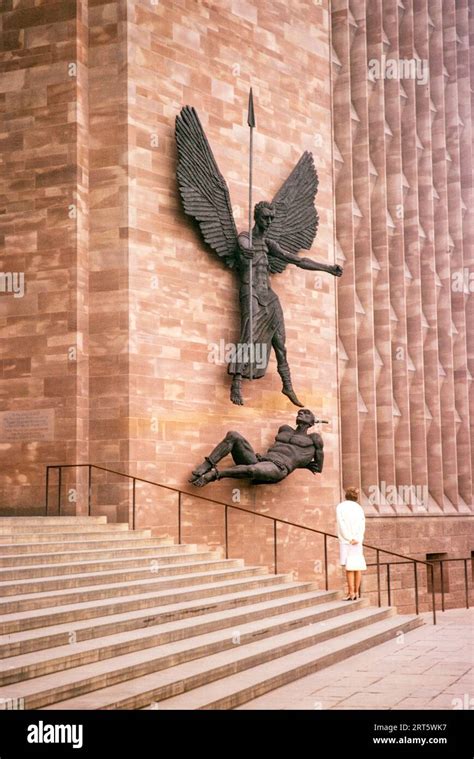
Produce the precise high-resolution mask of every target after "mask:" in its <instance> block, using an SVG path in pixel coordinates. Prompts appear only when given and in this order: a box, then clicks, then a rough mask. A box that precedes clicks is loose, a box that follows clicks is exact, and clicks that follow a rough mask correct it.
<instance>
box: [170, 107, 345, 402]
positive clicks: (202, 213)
mask: <svg viewBox="0 0 474 759" xmlns="http://www.w3.org/2000/svg"><path fill="white" fill-rule="evenodd" d="M176 142H177V147H178V168H177V177H178V184H179V191H180V194H181V199H182V202H183V206H184V210H185V213H186V214H188V215H189V216H191V217H192V218H193V219H195V220H196V221H197V223H198V224H199V227H200V229H201V233H202V236H203V238H204V241H205V242H206V243H207V244H208V245H209V246H210V247H211V249H212V250H213V251H214V252H215V253H217V255H218V256H219V257H220V258H221V259H222V261H223V262H224V263H225V264H226V265H227V266H228V267H229V268H231V269H234V270H235V271H236V273H237V275H238V277H239V281H240V339H239V350H238V351H237V354H236V356H235V360H232V361H231V362H230V363H229V366H228V372H229V374H230V375H231V376H232V385H231V392H230V399H231V401H232V403H236V404H238V405H242V404H243V399H242V387H241V386H242V379H249V378H255V379H257V378H259V377H263V376H264V375H265V372H266V369H267V366H268V360H269V357H270V350H271V348H273V350H274V352H275V356H276V360H277V368H278V373H279V375H280V377H281V379H282V383H283V387H282V393H284V395H286V396H287V397H288V398H289V399H290V401H291V402H292V403H294V404H295V406H301V407H302V406H303V404H302V403H301V402H300V401H299V400H298V398H297V396H296V393H295V391H294V389H293V385H292V382H291V375H290V367H289V365H288V361H287V352H286V345H285V342H286V338H285V321H284V317H283V311H282V307H281V304H280V301H279V299H278V296H277V294H276V293H275V292H274V291H273V290H272V289H271V286H270V274H280V273H281V272H283V271H285V269H286V267H287V266H288V264H295V266H298V267H299V268H300V269H308V270H310V271H323V272H327V273H328V274H332V275H333V276H335V277H340V276H341V274H342V268H341V267H340V266H338V265H337V264H336V265H329V264H325V263H318V262H317V261H313V260H312V259H310V258H304V257H300V256H299V255H298V253H299V251H300V250H308V249H309V248H311V246H312V244H313V241H314V238H315V237H316V232H317V229H318V214H317V212H316V209H315V206H314V199H315V196H316V192H317V189H318V176H317V173H316V169H315V167H314V163H313V156H312V154H311V153H309V152H307V151H306V152H305V153H303V155H302V156H301V158H300V159H299V161H298V163H297V164H296V166H295V168H294V169H293V171H292V172H291V174H290V175H289V177H288V178H287V180H286V181H285V182H284V183H283V185H282V186H281V188H280V189H279V191H278V192H277V194H276V195H275V197H274V198H273V200H272V202H271V203H268V202H266V201H261V202H260V203H257V205H256V206H255V209H254V221H255V226H254V228H253V230H252V235H251V236H250V235H249V232H241V233H240V234H239V233H238V232H237V228H236V225H235V221H234V217H233V213H232V206H231V202H230V195H229V189H228V187H227V184H226V181H225V179H224V177H223V176H222V174H221V172H220V171H219V168H218V166H217V163H216V160H215V158H214V155H213V153H212V150H211V147H210V145H209V142H208V140H207V138H206V135H205V133H204V130H203V128H202V125H201V122H200V120H199V117H198V115H197V112H196V110H195V109H194V108H192V107H190V106H185V107H184V108H183V109H182V110H181V113H180V114H179V115H178V116H177V117H176ZM250 241H251V244H250ZM250 279H251V280H252V287H251V288H250V286H249V285H250ZM251 322H252V324H251ZM246 346H247V347H249V348H250V350H243V348H244V347H246ZM256 355H258V356H259V361H258V362H256V361H255V356H256Z"/></svg>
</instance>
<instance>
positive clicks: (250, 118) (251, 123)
mask: <svg viewBox="0 0 474 759" xmlns="http://www.w3.org/2000/svg"><path fill="white" fill-rule="evenodd" d="M247 124H248V126H249V128H250V150H249V245H250V249H252V170H253V130H254V128H255V111H254V108H253V94H252V88H250V92H249V105H248V115H247ZM252 280H253V266H252V259H250V267H249V302H250V311H249V333H250V362H249V379H250V380H252V379H253V313H252V291H253V281H252Z"/></svg>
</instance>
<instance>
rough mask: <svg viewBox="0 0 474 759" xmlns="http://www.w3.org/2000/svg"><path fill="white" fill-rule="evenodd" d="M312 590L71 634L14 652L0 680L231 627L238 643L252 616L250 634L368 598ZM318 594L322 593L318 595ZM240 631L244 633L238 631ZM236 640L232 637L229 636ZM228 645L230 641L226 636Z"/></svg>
mask: <svg viewBox="0 0 474 759" xmlns="http://www.w3.org/2000/svg"><path fill="white" fill-rule="evenodd" d="M311 596H312V594H306V595H303V596H296V597H293V598H290V599H288V598H283V599H277V600H276V601H275V600H274V601H271V602H263V603H257V604H250V605H248V606H246V607H239V608H237V609H230V610H227V611H222V610H219V611H218V612H212V613H205V614H202V615H201V616H199V618H198V619H195V618H191V619H188V618H186V619H181V620H178V621H173V622H165V623H163V622H160V623H156V624H150V626H149V627H147V628H146V629H143V628H141V629H138V630H133V631H131V630H127V631H126V632H122V633H115V634H113V635H109V636H108V637H107V638H105V639H104V638H101V639H100V640H97V639H93V640H88V641H84V642H76V641H75V640H74V638H72V640H71V641H70V642H68V643H66V645H63V646H59V647H54V648H50V649H47V650H43V651H35V652H34V653H30V654H24V655H21V656H13V657H10V658H7V659H4V660H3V662H2V669H3V670H4V671H3V673H1V674H0V686H2V685H8V684H12V683H16V682H19V681H21V680H27V679H30V678H34V677H41V676H43V675H48V674H51V673H52V672H58V671H64V670H66V669H72V668H73V667H79V666H82V665H84V664H90V663H92V662H97V661H102V660H104V659H108V658H113V657H117V656H121V655H123V654H129V653H133V652H136V651H143V650H144V649H146V648H152V647H155V646H161V645H165V644H167V643H172V642H174V641H178V640H179V641H181V640H184V639H186V638H193V637H196V636H201V635H205V634H207V633H211V632H215V631H217V630H221V631H222V630H224V629H228V628H230V627H232V628H233V632H232V633H230V634H229V633H228V634H227V636H226V637H227V638H229V635H230V637H231V638H232V639H233V638H234V636H235V634H236V631H237V630H238V635H239V643H242V642H244V640H245V629H246V627H247V625H249V624H250V623H251V622H254V621H259V622H260V627H259V628H258V632H256V631H255V630H254V629H253V628H252V633H251V639H252V640H253V639H255V636H256V635H257V634H258V636H259V637H266V636H267V635H273V634H274V632H275V630H277V631H278V633H281V632H284V631H286V630H294V629H297V628H298V627H304V626H307V625H312V624H317V623H320V622H323V621H324V620H326V619H330V618H332V617H335V616H339V617H340V616H342V615H344V614H347V613H349V612H351V610H354V609H355V608H356V607H360V606H367V604H368V601H366V600H361V601H357V602H355V603H354V604H352V605H349V604H348V603H345V602H344V601H340V600H339V601H332V602H328V603H321V602H320V603H318V604H316V605H315V604H314V603H313V601H312V598H311ZM318 600H320V599H318ZM240 628H242V630H243V631H244V633H243V637H242V635H241V633H242V631H241V629H240ZM232 643H233V644H235V640H233V641H232ZM225 645H226V646H229V645H230V644H229V643H228V642H225Z"/></svg>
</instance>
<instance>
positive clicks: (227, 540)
mask: <svg viewBox="0 0 474 759" xmlns="http://www.w3.org/2000/svg"><path fill="white" fill-rule="evenodd" d="M228 508H229V507H228V506H227V504H226V507H225V509H224V530H225V557H226V559H228V558H229V525H228V516H227V511H228Z"/></svg>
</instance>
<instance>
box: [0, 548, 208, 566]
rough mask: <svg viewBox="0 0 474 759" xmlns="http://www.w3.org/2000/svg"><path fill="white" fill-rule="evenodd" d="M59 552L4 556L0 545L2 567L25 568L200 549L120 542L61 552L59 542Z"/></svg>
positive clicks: (0, 564)
mask: <svg viewBox="0 0 474 759" xmlns="http://www.w3.org/2000/svg"><path fill="white" fill-rule="evenodd" d="M56 545H57V550H58V553H24V554H16V555H14V556H2V554H1V546H0V567H18V568H20V567H21V568H24V567H29V566H30V565H40V564H41V565H43V564H46V565H50V564H75V563H77V562H78V561H80V562H81V563H82V562H83V561H84V562H87V561H92V560H93V559H116V558H117V559H118V558H124V559H126V558H139V557H140V556H153V555H154V554H158V555H160V556H166V555H167V554H170V553H183V554H189V553H193V552H194V551H197V550H198V547H197V545H196V544H193V545H191V544H181V545H178V544H173V543H171V544H170V545H163V544H159V545H153V544H152V545H150V546H147V545H146V546H141V545H140V546H136V547H135V546H133V547H132V548H122V544H121V543H120V545H119V547H117V548H109V549H102V550H101V551H100V550H91V549H86V550H84V551H67V552H64V553H59V551H60V548H61V545H60V544H59V543H58V544H56Z"/></svg>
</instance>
